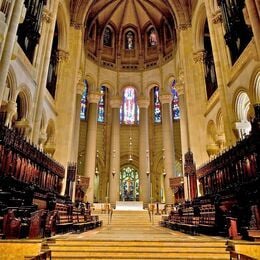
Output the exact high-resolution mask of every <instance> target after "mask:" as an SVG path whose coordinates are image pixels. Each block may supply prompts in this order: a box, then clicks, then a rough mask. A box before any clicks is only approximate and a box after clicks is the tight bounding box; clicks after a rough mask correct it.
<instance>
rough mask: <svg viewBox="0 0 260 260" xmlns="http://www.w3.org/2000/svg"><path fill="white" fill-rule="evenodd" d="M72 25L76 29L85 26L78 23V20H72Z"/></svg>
mask: <svg viewBox="0 0 260 260" xmlns="http://www.w3.org/2000/svg"><path fill="white" fill-rule="evenodd" d="M70 26H71V27H73V28H74V29H76V30H81V29H82V28H83V24H81V23H77V22H74V21H71V22H70Z"/></svg>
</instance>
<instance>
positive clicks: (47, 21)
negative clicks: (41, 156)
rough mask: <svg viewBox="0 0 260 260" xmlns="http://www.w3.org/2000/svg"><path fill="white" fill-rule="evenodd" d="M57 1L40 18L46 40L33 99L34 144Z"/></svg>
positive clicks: (40, 115) (37, 131) (48, 62)
mask: <svg viewBox="0 0 260 260" xmlns="http://www.w3.org/2000/svg"><path fill="white" fill-rule="evenodd" d="M58 3H59V2H58V1H57V2H55V5H54V9H53V13H52V16H51V15H50V14H49V13H48V12H47V10H44V12H43V19H42V21H43V26H44V27H45V28H46V30H48V34H46V41H43V43H42V44H44V45H45V49H44V50H45V53H44V59H43V60H42V61H41V62H42V63H43V65H42V72H41V74H40V75H39V85H38V91H37V94H36V95H37V96H36V100H35V104H36V108H35V112H34V113H35V114H34V118H33V133H32V140H33V142H34V143H36V144H37V143H38V141H39V140H38V139H39V133H40V127H41V118H42V109H43V102H44V95H45V91H46V83H47V76H48V70H49V64H50V56H51V50H52V42H53V35H54V30H55V23H56V17H57V12H58ZM39 48H42V45H40V46H39Z"/></svg>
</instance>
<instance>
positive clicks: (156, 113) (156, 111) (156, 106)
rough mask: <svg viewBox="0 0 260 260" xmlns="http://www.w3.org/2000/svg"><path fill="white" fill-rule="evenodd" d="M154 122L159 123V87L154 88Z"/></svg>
mask: <svg viewBox="0 0 260 260" xmlns="http://www.w3.org/2000/svg"><path fill="white" fill-rule="evenodd" d="M153 90H154V92H153V93H154V122H155V123H161V102H160V100H159V87H155V88H154V89H153Z"/></svg>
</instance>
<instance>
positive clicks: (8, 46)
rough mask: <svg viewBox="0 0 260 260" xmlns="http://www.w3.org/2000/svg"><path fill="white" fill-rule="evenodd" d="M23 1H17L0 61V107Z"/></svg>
mask: <svg viewBox="0 0 260 260" xmlns="http://www.w3.org/2000/svg"><path fill="white" fill-rule="evenodd" d="M23 2H24V1H23V0H16V1H15V5H14V9H13V13H12V17H11V21H10V25H9V28H8V32H7V35H6V41H5V45H4V49H3V54H2V59H1V61H0V107H1V104H2V100H3V95H4V89H5V83H6V78H7V75H8V70H9V65H10V61H11V57H12V53H13V48H14V44H15V42H16V33H17V29H18V25H19V21H20V17H21V12H22V9H23Z"/></svg>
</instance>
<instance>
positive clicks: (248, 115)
mask: <svg viewBox="0 0 260 260" xmlns="http://www.w3.org/2000/svg"><path fill="white" fill-rule="evenodd" d="M233 105H234V106H233V109H234V112H235V118H236V122H235V126H234V130H235V134H236V137H237V138H238V139H243V138H244V137H245V136H246V135H248V134H249V133H250V131H251V124H250V121H251V120H252V118H253V111H252V105H251V103H250V99H249V96H248V93H247V91H246V90H244V89H242V88H240V89H239V90H238V91H237V92H236V93H235V95H234V101H233Z"/></svg>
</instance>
